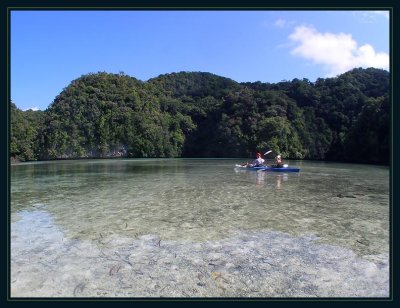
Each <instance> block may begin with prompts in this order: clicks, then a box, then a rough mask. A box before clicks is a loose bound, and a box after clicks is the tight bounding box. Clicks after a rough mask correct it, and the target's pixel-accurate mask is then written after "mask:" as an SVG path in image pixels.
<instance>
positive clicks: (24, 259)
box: [10, 159, 389, 297]
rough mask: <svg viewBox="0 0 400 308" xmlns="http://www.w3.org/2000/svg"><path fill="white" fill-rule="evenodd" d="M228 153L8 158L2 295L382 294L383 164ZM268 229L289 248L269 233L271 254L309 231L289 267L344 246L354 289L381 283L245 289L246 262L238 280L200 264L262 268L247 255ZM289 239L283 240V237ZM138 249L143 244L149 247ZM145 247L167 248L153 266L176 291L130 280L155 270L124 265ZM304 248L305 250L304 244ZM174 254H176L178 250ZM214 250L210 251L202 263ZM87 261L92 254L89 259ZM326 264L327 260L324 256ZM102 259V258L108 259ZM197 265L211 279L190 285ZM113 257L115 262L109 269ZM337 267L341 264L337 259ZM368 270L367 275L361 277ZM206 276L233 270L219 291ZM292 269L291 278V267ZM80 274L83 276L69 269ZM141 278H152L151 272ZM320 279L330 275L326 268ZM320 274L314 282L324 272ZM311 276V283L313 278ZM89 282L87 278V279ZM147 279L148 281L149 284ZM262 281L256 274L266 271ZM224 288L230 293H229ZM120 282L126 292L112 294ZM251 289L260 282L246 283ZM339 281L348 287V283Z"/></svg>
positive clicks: (385, 232) (385, 240)
mask: <svg viewBox="0 0 400 308" xmlns="http://www.w3.org/2000/svg"><path fill="white" fill-rule="evenodd" d="M238 161H240V160H216V159H214V160H212V159H202V160H201V159H147V160H143V159H142V160H134V159H129V160H82V161H58V162H41V163H29V164H20V165H14V166H12V167H11V198H10V199H11V204H10V211H11V286H12V289H11V290H12V294H14V295H15V296H226V295H229V296H268V297H271V296H272V297H275V296H283V297H285V296H385V295H386V294H387V292H388V255H389V169H388V168H387V167H380V166H367V165H355V164H354V165H353V164H335V163H322V162H302V161H292V162H289V164H290V165H296V166H298V167H300V168H301V171H300V173H288V174H281V173H267V172H262V171H261V172H260V171H258V172H256V171H247V170H237V169H234V167H233V166H234V165H235V163H237V162H238ZM255 234H256V235H255ZM278 235H279V236H278ZM276 236H278V237H280V238H281V239H282V241H281V242H282V243H284V242H285V241H286V243H289V244H288V247H291V248H290V249H291V250H290V251H287V247H286V248H285V247H283V246H282V244H280V246H279V243H280V241H279V240H274V242H275V243H276V245H275V246H274V247H272V248H274V249H275V250H276V255H275V256H276V257H277V258H278V259H279V258H281V257H282V256H285V255H286V256H288V255H291V254H293V253H294V251H295V249H294V248H293V247H297V246H296V245H299V241H300V242H301V241H302V240H301V239H304V238H310V239H312V240H310V241H308V242H307V243H306V244H304V245H303V246H302V247H303V248H302V250H301V251H302V253H301V259H302V260H303V261H302V262H300V263H299V262H298V260H299V259H298V258H297V257H296V258H294V259H293V260H294V261H293V262H294V263H293V264H291V266H292V269H296V271H301V267H302V266H305V264H308V265H309V267H310V269H309V271H311V272H313V271H314V269H311V268H313V266H314V265H313V264H314V263H313V262H308V263H307V262H305V261H304V260H305V258H306V259H307V260H309V259H310V258H311V259H313V258H314V259H315V255H318V256H319V257H321V258H322V255H326V251H331V254H332V252H335V251H342V250H343V254H341V257H340V258H342V259H343V260H347V261H346V262H347V263H348V262H349V261H348V260H349V257H348V256H350V255H351V260H352V261H351V262H352V265H351V268H352V270H354V269H355V268H357V267H359V270H358V272H357V273H359V275H360V279H361V280H358V281H356V280H355V282H354V283H355V284H357V285H358V286H360V285H362V283H361V282H360V281H364V280H365V279H366V280H365V281H364V283H365V284H366V285H370V284H371V283H372V285H374V281H375V280H376V279H375V278H371V277H378V276H379V277H381V278H379V279H381V280H379V279H378V280H379V283H378V282H377V283H376V289H373V290H370V289H368V288H367V289H365V290H363V291H360V292H358V293H357V291H355V290H354V289H353V290H352V291H351V292H349V293H346V291H345V290H342V289H341V288H344V287H343V281H342V280H343V279H345V277H346V275H347V274H346V275H342V276H340V277H338V278H337V279H331V280H332V281H335V286H336V288H337V292H336V293H335V290H333V291H330V292H331V293H329V292H328V291H327V290H328V289H331V288H332V285H329V284H328V285H327V286H326V289H325V288H320V289H318V287H316V286H315V284H313V287H310V286H308V289H309V291H305V290H308V289H307V288H306V289H304V290H303V289H301V288H300V287H299V288H300V289H299V290H297V289H296V290H295V289H293V292H292V293H288V294H286V293H285V292H284V291H282V290H283V289H285V290H288V289H290V288H289V287H288V286H287V285H288V284H290V282H285V283H284V285H285V286H286V287H285V288H283V287H282V290H281V291H279V290H274V289H271V288H270V289H268V288H266V287H265V285H264V284H261V285H260V286H258V287H256V286H255V285H257V283H258V282H253V284H254V286H253V287H252V288H250V287H247V288H246V287H244V286H245V285H246V282H243V281H245V278H243V277H244V276H246V275H250V276H251V273H250V272H251V269H248V271H250V272H243V271H242V272H240V275H242V276H243V275H244V276H243V277H242V276H240V275H239V274H238V275H239V276H240V277H242V278H240V279H239V278H237V281H236V280H235V279H233V278H232V277H233V276H232V275H234V267H233V266H231V267H229V266H228V268H224V269H225V272H224V270H223V269H221V268H220V269H219V270H218V271H215V269H214V270H213V269H208V268H209V267H210V266H209V265H208V263H211V264H214V263H215V264H217V263H218V262H225V263H224V264H225V265H226V264H233V263H232V262H234V261H235V260H236V263H240V262H243V260H244V259H246V258H247V260H250V259H251V260H252V262H254V264H258V265H259V266H261V265H262V261H260V260H263V259H257V258H258V257H257V256H258V255H260V253H261V252H262V254H263V255H264V256H265V255H267V254H270V253H271V251H274V250H273V249H271V247H266V246H265V245H266V244H265V243H264V241H265V240H266V239H270V240H271V241H273V240H272V239H275V238H276ZM254 237H255V238H254ZM287 237H289V238H290V239H291V240H290V241H288V240H286V238H287ZM251 238H253V242H254V241H255V243H256V242H257V241H258V242H259V243H260V245H261V243H264V244H265V245H264V248H263V249H261V248H259V250H257V251H246V250H245V251H242V255H240V256H239V254H235V253H233V252H232V251H236V249H239V248H240V247H239V246H241V245H246V243H247V242H249V240H250V239H251ZM164 243H165V245H164ZM168 245H169V246H168ZM196 245H200V246H201V247H202V254H200V252H198V255H196V249H195V247H197V246H196ZM326 245H328V246H326ZM74 247H75V248H74ZM77 247H78V248H77ZM146 247H147V248H146ZM148 247H151V249H150V251H151V253H150V252H149V251H148ZM154 247H156V248H157V249H161V247H164V248H165V249H166V247H170V253H171V255H168V254H167V255H166V256H165V264H167V265H168V266H164V268H159V271H160V272H163V271H165V270H168V271H170V270H171V268H174V266H177V267H178V268H177V271H178V272H177V273H179V274H177V275H178V276H176V277H172V278H171V277H169V278H168V279H170V278H171V279H172V280H171V281H175V282H176V283H178V282H179V283H182V286H181V289H182V292H181V293H179V292H178V291H176V290H180V289H179V287H177V285H175V286H174V287H170V288H168V287H167V286H164V289H163V292H161V291H160V289H161V287H160V288H157V287H156V286H157V285H161V284H162V283H161V282H164V283H165V280H166V279H167V278H166V277H164V278H162V277H161V276H162V275H158V276H159V279H155V280H154V279H150V278H149V279H148V281H147V282H146V280H137V279H139V278H140V277H142V276H143V275H145V274H143V272H145V271H146V266H147V267H148V266H150V268H151V267H153V269H152V270H157V269H156V268H154V264H153V266H152V265H151V264H150V265H149V264H148V263H146V264H142V266H141V267H140V268H141V269H139V268H136V269H135V270H134V268H135V267H134V266H133V265H132V264H133V263H132V260H133V259H132V260H131V261H129V260H130V259H129V258H136V259H135V262H136V263H138V262H139V260H153V259H154V258H155V256H157V255H158V256H160V252H159V251H158V252H154V251H153V250H154V249H155V248H154ZM171 247H174V248H171ZM218 247H219V248H218ZM221 247H225V248H226V247H231V248H226V249H225V250H223V251H220V252H218V253H217V257H215V256H214V257H209V255H210V254H213V251H215V250H218V249H220V248H221ZM299 247H300V246H299ZM304 247H308V248H307V249H306V250H304ZM327 247H328V248H327ZM217 248H218V249H217ZM74 249H75V250H74ZM152 249H153V250H152ZM229 249H230V250H229ZM298 250H299V249H297V251H298ZM121 251H124V252H125V257H124V258H122V259H121V258H117V259H115V258H114V259H113V258H111V257H108V258H105V257H103V259H102V258H101V256H102V255H107V256H110V255H114V257H115V253H117V254H119V255H120V256H121ZM138 251H139V252H140V253H139V254H137V252H138ZM146 251H147V253H145V252H146ZM172 251H181V252H182V255H181V258H179V257H178V258H177V257H176V256H175V257H174V256H173V253H172ZM305 251H307V252H305ZM128 252H129V253H128ZM134 252H135V253H134ZM183 252H184V254H185V255H186V257H185V256H183ZM191 252H192V254H191ZM304 254H306V255H304ZM307 254H308V255H307ZM320 254H322V255H320ZM161 255H162V254H161ZM134 256H135V257H134ZM140 256H141V257H140ZM246 256H247V257H246ZM270 257H271V258H272V257H273V255H270ZM182 258H183V259H182ZM185 258H186V259H185ZM213 258H214V259H215V258H216V259H220V260H219V261H218V262H217V261H210V260H213ZM235 258H237V259H235ZM243 258H244V259H243ZM340 258H339V259H340ZM93 259H95V260H97V261H98V263H96V262H95V263H93V262H89V261H90V260H93ZM188 259H190V260H191V261H190V262H189V261H188ZM208 259H210V260H208ZM264 259H265V258H264ZM325 259H326V258H325ZM113 260H114V261H113ZM185 260H186V261H185ZM194 260H197V261H194ZM221 260H222V261H221ZM229 260H231V261H232V262H229ZM240 260H242V261H240ZM257 260H258V261H257ZM296 260H297V261H296ZM354 260H355V261H354ZM153 261H154V260H153ZM325 261H326V263H325V265H324V266H325V268H326V266H327V264H329V260H325ZM331 261H332V260H331ZM85 262H88V263H87V267H85V269H84V270H83V269H82V268H81V266H82V264H85ZM104 262H105V263H104ZM107 262H108V263H107ZM110 262H111V263H110ZM112 262H114V263H115V262H120V263H118V264H120V268H123V266H126V267H127V272H126V273H125V276H121V277H123V279H122V278H121V277H119V280H118V281H119V283H120V284H121V281H122V280H124V279H125V280H126V281H125V280H124V281H125V282H124V283H125V284H124V285H130V286H131V287H130V289H129V288H128V287H127V290H128V289H129V290H130V291H129V292H128V291H126V290H125V289H124V288H122V287H121V285H113V284H110V282H107V279H106V278H110V277H111V276H113V275H114V274H115V275H117V274H118V275H124V274H123V273H122V272H123V271H122V269H121V272H120V270H118V273H116V268H118V267H117V265H115V264H112ZM121 262H122V263H121ZM149 262H150V261H149ZM174 262H176V264H175V265H174ZM185 262H186V263H185ZM196 262H197V263H196ZM213 262H214V263H213ZM296 262H297V263H296ZM346 262H345V263H346ZM365 262H367V263H368V262H369V263H368V264H367V263H365ZM139 263H140V262H139ZM150 263H151V262H150ZM203 263H204V264H203ZM347 263H346V264H347ZM79 264H80V265H79ZM94 264H97V265H94ZM104 264H108V265H107V266H108V267H107V266H105V265H104ZM121 264H122V265H121ZM196 264H198V266H200V265H201V264H202V265H201V266H203V267H204V268H203V267H202V270H200V269H197V270H198V271H200V272H201V273H202V274H201V275H203V276H204V277H208V279H210V281H209V284H207V283H206V282H204V283H203V282H199V281H200V280H199V281H197V282H196V283H195V281H192V282H190V281H187V279H188V278H187V276H188V273H191V272H193V271H195V270H193V267H196V266H195V265H196ZM342 264H343V262H342ZM348 264H350V263H348ZM113 266H116V267H114V272H113ZM201 266H200V267H201ZM280 266H282V262H280ZM324 266H322V267H324ZM337 266H338V268H340V266H339V264H337ZM349 266H350V265H349ZM242 267H243V266H242ZM368 268H369V269H371V268H373V271H376V273H375V272H374V274H371V270H368ZM128 269H129V275H128ZM366 269H367V272H368V273H369V274H368V275H365V273H366V272H365V270H366ZM49 270H51V271H53V272H54V271H55V273H56V274H55V275H54V277H52V278H51V275H50V276H49ZM148 270H149V271H150V269H148ZM102 271H103V274H104V273H105V276H106V277H105V278H104V277H103V278H101V277H102V276H101V273H102ZM135 271H141V272H142V275H140V274H137V277H139V278H137V277H136V276H132V275H133V274H132V273H136V272H135ZM315 272H318V273H320V270H317V269H315ZM345 272H349V268H346V267H343V273H345ZM67 273H68V274H67ZM82 273H83V274H82ZM107 273H108V274H109V275H108V276H109V277H107ZM110 273H111V274H113V275H111V274H110ZM212 273H219V274H221V273H225V274H226V277H230V276H229V275H231V276H232V277H231V280H229V279H228V278H226V279H225V280H226V281H232V283H231V284H229V283H227V282H226V281H225V286H223V287H221V288H220V293H215V291H212V290H214V289H215V285H214V288H213V286H212V284H211V282H213V283H214V284H216V283H217V282H218V281H219V282H221V281H222V280H221V279H218V277H219V276H218V277H217V278H216V279H213V277H214V278H215V275H217V274H214V276H213V274H212ZM246 273H247V274H246ZM265 273H268V271H265ZM277 273H280V275H281V276H280V278H279V279H280V280H279V279H278V278H276V280H275V283H277V282H278V281H279V282H280V283H281V284H282V283H283V281H284V278H283V277H288V276H289V277H290V275H288V273H285V275H283V272H282V271H276V272H275V274H276V275H278V274H277ZM296 273H297V272H296ZM313 273H314V272H313ZM33 274H34V275H36V276H35V277H36V278H35V279H36V280H35V281H41V283H33V282H32V275H33ZM269 274H271V271H269ZM303 274H304V273H303ZM353 274H354V273H353ZM378 274H379V275H378ZM68 275H70V276H68ZM82 275H83V276H82ZM85 275H86V276H85ZM126 275H128V276H126ZM207 275H208V276H207ZM221 275H222V274H221ZM296 275H297V276H296V277H299V274H298V273H297V274H296ZM315 275H316V274H315ZM318 275H320V274H318ZM374 275H375V276H374ZM80 276H82V277H86V278H82V277H81V278H77V277H80ZM148 276H149V277H153V276H154V273H152V274H148ZM156 276H157V275H156ZM195 276H196V275H195ZM253 276H254V275H253ZM328 276H330V277H331V278H332V273H331V274H329V275H328ZM49 277H50V278H49ZM60 277H64V279H62V278H60ZM135 277H136V278H135ZM185 277H186V278H185ZM197 277H199V276H197ZM221 277H222V276H221ZM246 277H247V276H246ZM261 277H263V276H260V279H261ZM269 277H270V276H269ZM277 277H278V276H277ZM363 277H364V278H365V279H364V278H363ZM382 277H383V278H382ZM112 278H114V277H112ZM323 278H324V277H320V278H318V279H319V280H318V279H317V280H318V281H324V280H323ZM52 279H53V280H52ZM82 279H83V280H82ZM135 279H136V280H135ZM143 279H144V278H143ZM168 279H167V280H168ZM197 279H200V278H197ZM243 279H244V280H243ZM285 279H287V278H285ZM304 279H305V278H304ZM363 279H364V280H363ZM371 279H372V280H371ZM374 279H375V280H374ZM382 279H383V280H382ZM314 280H315V281H316V278H315V277H314ZM55 281H57V282H58V283H57V284H58V287H57V286H55V285H54V282H55ZM82 281H83V282H82ZM93 281H96V284H95V285H93ZM133 281H136V283H139V284H143V285H144V287H143V288H142V289H140V288H139V289H135V288H134V287H133V286H132V284H134V283H133ZM154 281H158V284H157V283H156V282H154ZM235 281H236V282H235ZM260 281H265V277H264V278H262V279H261V280H260ZM346 281H348V279H347V280H346ZM154 283H155V285H154ZM179 283H178V285H179ZM191 283H193V285H194V286H197V288H199V291H198V292H197V293H196V292H194V293H193V294H192V293H190V292H191V291H190V290H193V289H194V288H193V287H189V285H191ZM198 283H200V286H199V285H198ZM221 283H222V282H221ZM221 283H220V284H221ZM57 284H56V285H57ZM203 284H204V285H203ZM134 285H135V284H134ZM168 285H173V283H169V284H168ZM227 285H228V287H230V289H229V290H230V291H227V290H228V289H227ZM240 285H241V286H242V287H240ZM247 285H249V282H247ZM277 285H279V283H278V284H277ZM340 285H341V287H339V286H340ZM67 286H70V287H67ZM90 286H91V287H90ZM96 286H97V287H96ZM303 287H304V286H303ZM91 288H92V289H91ZM121 288H122V289H124V290H125V291H126V292H125V293H124V292H122V291H117V290H121ZM208 288H209V289H208ZM64 289H67V291H65V292H66V293H63V292H64V291H62V290H64ZM200 289H201V290H200ZM254 289H257V290H258V291H257V292H252V291H251V290H254ZM339 289H340V290H339ZM344 289H346V290H347V289H349V287H346V288H344ZM350 289H351V288H350ZM174 290H175V291H174ZM217 290H219V289H218V288H217ZM382 290H384V291H382ZM85 292H86V293H85ZM229 292H230V293H229ZM332 292H333V293H332ZM374 292H375V293H374ZM366 294H367V295H366ZM371 294H372V295H371Z"/></svg>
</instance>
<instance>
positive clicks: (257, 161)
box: [243, 152, 265, 167]
mask: <svg viewBox="0 0 400 308" xmlns="http://www.w3.org/2000/svg"><path fill="white" fill-rule="evenodd" d="M264 162H265V160H264V159H263V158H262V157H261V153H259V152H257V153H256V159H255V160H253V161H252V162H251V163H245V164H244V165H243V166H246V167H259V166H264Z"/></svg>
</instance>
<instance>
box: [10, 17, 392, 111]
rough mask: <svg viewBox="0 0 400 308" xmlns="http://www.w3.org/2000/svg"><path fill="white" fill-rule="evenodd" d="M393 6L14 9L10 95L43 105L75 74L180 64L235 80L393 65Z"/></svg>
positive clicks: (136, 71)
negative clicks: (372, 8)
mask: <svg viewBox="0 0 400 308" xmlns="http://www.w3.org/2000/svg"><path fill="white" fill-rule="evenodd" d="M389 58H390V20H389V11H366V10H363V11H344V10H342V11H340V10H334V11H326V10H323V11H322V10H319V11H303V10H297V11H289V10H288V11H277V10H262V11H228V10H226V11H67V10H65V11H54V10H53V11H51V10H48V11H38V10H31V11H29V10H26V11H20V10H14V11H11V13H10V83H11V86H10V88H11V101H12V102H13V103H15V104H16V105H17V107H18V108H20V109H22V110H28V109H32V110H45V109H46V108H48V107H49V105H50V104H51V103H52V102H53V100H54V99H55V97H56V96H57V95H58V94H60V92H61V91H62V90H63V89H64V88H66V87H67V86H68V85H69V84H70V83H71V81H73V80H75V79H77V78H79V77H81V76H82V75H85V74H88V73H97V72H108V73H120V72H124V73H125V74H126V75H129V76H131V77H134V78H137V79H139V80H142V81H147V80H148V79H150V78H154V77H157V76H159V75H162V74H168V73H173V72H180V71H189V72H209V73H213V74H216V75H219V76H222V77H227V78H231V79H233V80H235V81H237V82H255V81H261V82H268V83H277V82H280V81H282V80H289V81H291V80H293V79H294V78H298V79H303V78H306V79H308V80H310V81H311V82H314V81H315V80H316V79H317V78H328V77H335V76H337V75H340V74H342V73H344V72H346V71H349V70H351V69H353V68H356V67H363V68H367V67H375V68H382V69H385V70H388V71H389Z"/></svg>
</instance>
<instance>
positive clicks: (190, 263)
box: [11, 209, 389, 298]
mask: <svg viewBox="0 0 400 308" xmlns="http://www.w3.org/2000/svg"><path fill="white" fill-rule="evenodd" d="M18 215H19V217H20V219H19V220H18V221H14V222H13V223H12V225H11V233H12V234H13V235H14V234H18V236H14V237H13V236H12V238H11V243H12V249H11V296H12V297H179V298H180V297H262V298H276V297H388V296H389V256H388V254H380V255H369V256H368V255H366V256H362V257H360V256H357V255H356V254H355V253H354V252H353V251H352V250H350V249H347V248H343V247H340V246H335V245H327V244H323V243H318V237H316V236H314V235H312V234H310V235H307V236H301V237H294V236H291V235H289V234H286V233H283V232H275V231H262V232H250V231H243V230H236V231H235V232H233V233H232V236H231V237H228V238H225V239H221V240H217V241H205V242H192V241H176V240H175V241H167V240H160V238H158V237H157V236H154V235H141V236H138V237H136V238H123V237H121V236H116V235H115V234H114V235H112V234H111V235H108V236H107V235H102V236H101V237H99V239H98V240H97V241H89V240H78V239H71V238H68V237H65V235H64V234H63V232H62V231H61V230H60V229H59V228H58V227H57V226H56V225H55V224H54V223H53V221H52V218H51V216H50V215H49V214H48V213H47V212H46V211H44V210H40V209H39V210H36V211H21V212H20V213H19V214H18Z"/></svg>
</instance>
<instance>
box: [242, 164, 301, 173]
mask: <svg viewBox="0 0 400 308" xmlns="http://www.w3.org/2000/svg"><path fill="white" fill-rule="evenodd" d="M236 168H241V169H244V170H254V171H257V170H261V171H269V172H299V171H300V168H297V167H289V166H288V165H286V164H285V165H283V167H280V168H278V167H268V166H259V167H247V166H242V165H236Z"/></svg>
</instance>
